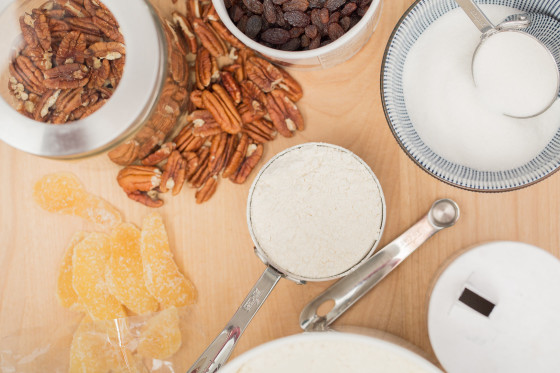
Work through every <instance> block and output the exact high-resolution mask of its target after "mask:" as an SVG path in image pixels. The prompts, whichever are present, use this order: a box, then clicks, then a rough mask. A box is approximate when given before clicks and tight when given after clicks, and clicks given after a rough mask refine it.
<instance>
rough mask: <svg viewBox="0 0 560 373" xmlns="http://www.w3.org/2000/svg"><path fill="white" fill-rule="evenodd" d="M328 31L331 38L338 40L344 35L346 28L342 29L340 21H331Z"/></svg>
mask: <svg viewBox="0 0 560 373" xmlns="http://www.w3.org/2000/svg"><path fill="white" fill-rule="evenodd" d="M327 31H328V33H329V38H331V40H336V39H338V38H339V37H341V36H342V35H344V30H343V29H342V27H340V25H339V24H338V23H331V24H330V25H329V27H328V28H327Z"/></svg>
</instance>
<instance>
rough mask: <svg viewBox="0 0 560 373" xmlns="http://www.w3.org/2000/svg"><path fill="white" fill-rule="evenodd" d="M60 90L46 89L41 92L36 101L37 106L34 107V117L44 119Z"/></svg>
mask: <svg viewBox="0 0 560 373" xmlns="http://www.w3.org/2000/svg"><path fill="white" fill-rule="evenodd" d="M60 92H61V90H60V89H57V90H52V91H47V92H45V93H44V94H43V96H42V97H41V99H40V100H39V102H38V103H37V108H36V109H35V115H34V119H35V120H38V121H40V122H43V121H44V120H46V118H47V116H48V115H49V113H50V110H51V108H52V107H53V106H54V104H55V103H56V100H58V95H60Z"/></svg>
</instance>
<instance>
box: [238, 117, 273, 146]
mask: <svg viewBox="0 0 560 373" xmlns="http://www.w3.org/2000/svg"><path fill="white" fill-rule="evenodd" d="M243 131H244V132H247V134H248V135H249V137H251V139H253V141H255V142H256V143H265V142H267V141H272V140H274V138H275V137H276V134H277V133H278V132H277V131H276V129H275V128H274V125H273V124H272V123H271V122H269V121H267V120H266V119H257V120H254V121H252V122H251V123H245V124H244V126H243Z"/></svg>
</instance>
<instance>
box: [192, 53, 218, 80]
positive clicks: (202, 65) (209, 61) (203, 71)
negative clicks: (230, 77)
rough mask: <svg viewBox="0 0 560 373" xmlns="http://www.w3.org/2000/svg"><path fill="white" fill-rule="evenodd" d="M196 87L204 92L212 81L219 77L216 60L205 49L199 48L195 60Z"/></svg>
mask: <svg viewBox="0 0 560 373" xmlns="http://www.w3.org/2000/svg"><path fill="white" fill-rule="evenodd" d="M194 66H195V74H196V86H197V88H198V89H200V90H204V89H205V88H206V87H208V86H209V85H210V83H211V82H212V81H215V80H217V79H218V78H219V77H220V71H219V70H218V63H217V61H216V58H214V57H213V56H212V55H210V52H209V51H208V49H206V48H200V50H199V51H198V54H197V55H196V60H195V65H194Z"/></svg>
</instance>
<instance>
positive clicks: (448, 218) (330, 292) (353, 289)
mask: <svg viewBox="0 0 560 373" xmlns="http://www.w3.org/2000/svg"><path fill="white" fill-rule="evenodd" d="M458 219H459V206H457V204H456V203H455V202H454V201H452V200H450V199H442V200H439V201H436V202H435V203H434V204H433V205H432V207H431V209H430V211H429V212H428V214H427V215H425V216H424V217H423V218H422V219H420V221H418V222H417V223H416V224H414V225H413V226H412V227H411V228H409V229H408V230H407V231H406V232H404V233H403V234H402V235H401V236H399V237H398V238H397V239H395V240H394V241H393V242H391V243H390V244H388V245H387V246H385V247H384V248H383V249H381V250H379V251H378V252H377V253H376V254H375V255H373V256H372V257H371V258H369V259H368V260H366V261H365V262H364V263H362V264H361V265H360V266H359V267H358V268H357V269H356V270H355V271H354V272H352V273H350V274H349V275H348V276H346V277H344V278H343V279H341V280H339V281H337V282H336V283H335V284H334V285H332V286H331V287H329V288H328V289H327V290H325V291H324V292H323V293H321V294H320V295H319V296H318V297H317V298H315V299H314V300H312V301H311V302H310V303H309V304H308V305H307V306H305V308H304V309H303V311H302V312H301V315H300V318H299V322H300V326H301V328H302V329H303V330H305V331H318V330H326V329H327V328H328V326H329V325H330V324H331V323H332V322H333V321H335V320H336V319H337V318H338V317H339V316H340V315H342V314H343V313H344V312H345V311H346V310H347V309H348V308H350V307H351V306H352V305H353V304H354V303H356V302H357V301H358V300H359V299H360V298H361V297H363V296H364V295H365V294H366V293H367V292H368V291H370V290H371V289H372V288H373V287H374V286H375V285H377V284H378V283H379V282H380V281H381V280H383V279H384V278H385V276H387V275H388V274H389V273H390V272H391V271H392V270H393V269H395V267H397V266H398V265H399V264H400V263H401V262H402V261H403V260H405V259H406V258H407V257H408V256H409V255H410V254H411V253H412V252H414V250H416V249H417V248H418V247H419V246H420V245H422V244H423V243H424V242H426V241H427V240H428V239H429V238H430V237H432V236H433V235H434V234H436V233H437V232H439V231H441V230H442V229H445V228H448V227H451V226H453V225H454V224H455V222H457V220H458ZM328 301H334V306H333V308H332V309H331V310H330V311H329V312H328V313H327V314H326V315H325V316H319V315H318V314H317V310H318V309H319V307H320V306H321V305H322V304H324V303H325V302H328Z"/></svg>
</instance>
